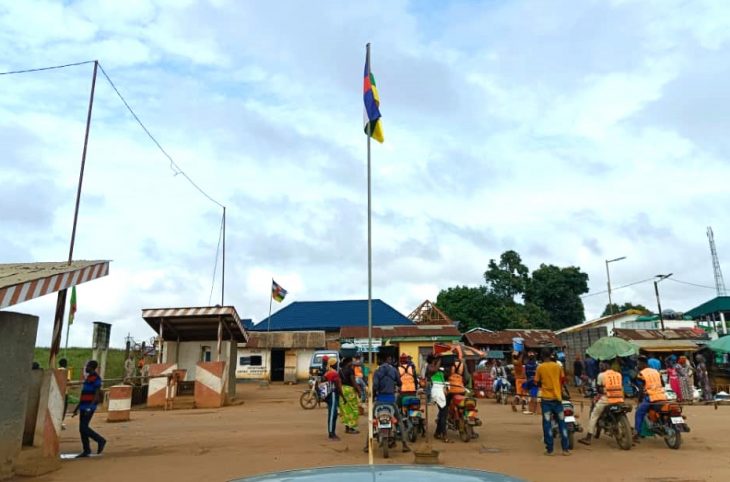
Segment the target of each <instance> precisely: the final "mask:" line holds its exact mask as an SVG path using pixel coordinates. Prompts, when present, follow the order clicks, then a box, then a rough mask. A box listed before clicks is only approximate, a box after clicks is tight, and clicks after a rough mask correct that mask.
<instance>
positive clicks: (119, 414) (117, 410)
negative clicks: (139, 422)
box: [106, 385, 132, 422]
mask: <svg viewBox="0 0 730 482" xmlns="http://www.w3.org/2000/svg"><path fill="white" fill-rule="evenodd" d="M131 411H132V386H131V385H114V386H112V387H110V388H109V406H108V407H107V413H106V421H107V422H128V421H129V414H130V412H131Z"/></svg>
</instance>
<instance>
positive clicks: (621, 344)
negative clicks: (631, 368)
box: [586, 336, 639, 360]
mask: <svg viewBox="0 0 730 482" xmlns="http://www.w3.org/2000/svg"><path fill="white" fill-rule="evenodd" d="M586 353H588V354H589V355H590V356H592V357H593V358H595V359H596V360H613V359H614V358H616V357H623V356H631V355H638V354H639V348H638V347H637V346H636V345H634V344H632V343H629V342H628V341H626V340H624V339H621V338H616V337H615V336H604V337H603V338H601V339H599V340H598V341H596V342H595V343H594V344H592V345H591V346H590V347H589V348H588V349H587V350H586Z"/></svg>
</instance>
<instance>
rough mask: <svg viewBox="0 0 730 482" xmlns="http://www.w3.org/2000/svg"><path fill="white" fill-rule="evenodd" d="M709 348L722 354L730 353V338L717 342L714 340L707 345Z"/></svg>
mask: <svg viewBox="0 0 730 482" xmlns="http://www.w3.org/2000/svg"><path fill="white" fill-rule="evenodd" d="M707 348H709V349H710V350H712V351H719V352H720V353H730V336H723V337H722V338H718V339H717V340H712V341H711V342H710V343H708V344H707Z"/></svg>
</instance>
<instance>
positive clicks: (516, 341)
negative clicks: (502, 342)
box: [512, 337, 525, 353]
mask: <svg viewBox="0 0 730 482" xmlns="http://www.w3.org/2000/svg"><path fill="white" fill-rule="evenodd" d="M512 349H513V350H514V351H516V352H520V353H521V352H522V351H523V350H524V349H525V340H524V338H517V337H516V338H512Z"/></svg>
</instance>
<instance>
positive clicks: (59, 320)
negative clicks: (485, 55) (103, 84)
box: [48, 60, 99, 368]
mask: <svg viewBox="0 0 730 482" xmlns="http://www.w3.org/2000/svg"><path fill="white" fill-rule="evenodd" d="M98 68H99V61H98V60H95V61H94V74H93V76H92V77H91V94H89V110H88V112H87V114H86V132H85V133H84V149H83V151H82V152H81V170H80V172H79V184H78V187H77V189H76V207H75V209H74V222H73V227H72V228H71V246H70V247H69V250H68V264H69V265H70V264H71V261H72V260H73V256H74V243H75V242H76V224H77V223H78V220H79V204H80V203H81V186H82V185H83V183H84V167H85V166H86V148H87V147H88V145H89V130H90V129H91V110H92V108H93V106H94V91H95V90H96V72H97V70H98ZM65 308H66V290H65V289H63V290H61V291H59V292H58V298H57V299H56V316H55V318H54V320H53V338H52V339H51V349H50V353H49V357H48V368H55V366H56V355H58V351H59V349H60V348H61V336H62V333H63V313H64V309H65ZM66 342H67V343H68V335H66Z"/></svg>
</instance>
